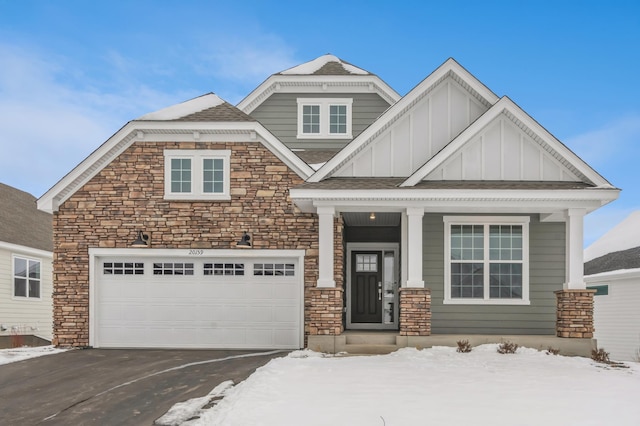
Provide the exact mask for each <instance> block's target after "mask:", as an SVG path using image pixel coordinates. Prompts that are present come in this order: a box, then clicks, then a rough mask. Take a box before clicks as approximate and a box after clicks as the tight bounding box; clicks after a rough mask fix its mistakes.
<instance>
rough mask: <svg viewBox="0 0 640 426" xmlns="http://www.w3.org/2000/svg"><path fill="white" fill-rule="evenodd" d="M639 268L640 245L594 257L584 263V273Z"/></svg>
mask: <svg viewBox="0 0 640 426" xmlns="http://www.w3.org/2000/svg"><path fill="white" fill-rule="evenodd" d="M637 268H640V246H639V247H634V248H630V249H627V250H621V251H616V252H613V253H608V254H605V255H604V256H600V257H597V258H595V259H592V260H590V261H588V262H586V263H585V264H584V274H585V275H594V274H599V273H601V272H609V271H617V270H620V269H637Z"/></svg>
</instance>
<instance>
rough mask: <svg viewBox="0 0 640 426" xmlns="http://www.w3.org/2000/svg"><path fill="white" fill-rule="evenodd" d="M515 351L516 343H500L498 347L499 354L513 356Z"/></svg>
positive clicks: (516, 348)
mask: <svg viewBox="0 0 640 426" xmlns="http://www.w3.org/2000/svg"><path fill="white" fill-rule="evenodd" d="M517 350H518V344H517V343H511V342H502V343H500V346H498V353H499V354H515V353H516V351H517Z"/></svg>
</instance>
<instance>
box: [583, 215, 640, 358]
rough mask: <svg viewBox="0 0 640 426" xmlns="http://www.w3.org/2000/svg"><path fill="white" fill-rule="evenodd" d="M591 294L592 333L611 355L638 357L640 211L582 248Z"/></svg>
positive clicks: (639, 346) (586, 278) (639, 339)
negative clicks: (592, 303) (592, 293)
mask: <svg viewBox="0 0 640 426" xmlns="http://www.w3.org/2000/svg"><path fill="white" fill-rule="evenodd" d="M584 256H585V264H584V273H585V277H584V279H585V282H586V283H587V288H588V289H592V290H596V293H595V295H594V318H593V320H594V325H595V333H594V337H595V338H596V339H597V341H598V345H599V346H600V347H602V348H604V349H605V350H606V351H607V352H609V355H610V357H611V358H612V359H617V360H623V361H639V360H640V312H639V311H638V304H640V211H636V212H633V213H632V214H630V215H629V216H628V217H627V218H626V219H625V220H623V221H622V222H620V223H619V224H618V225H616V226H615V227H614V228H613V229H611V230H610V231H609V232H607V233H606V234H604V235H603V236H602V237H601V238H600V239H598V240H597V241H595V242H594V243H593V244H591V245H590V246H589V247H587V248H586V249H585V254H584Z"/></svg>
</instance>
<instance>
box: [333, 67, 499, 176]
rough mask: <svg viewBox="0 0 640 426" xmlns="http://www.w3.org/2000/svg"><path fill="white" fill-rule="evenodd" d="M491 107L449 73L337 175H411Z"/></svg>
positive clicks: (400, 114)
mask: <svg viewBox="0 0 640 426" xmlns="http://www.w3.org/2000/svg"><path fill="white" fill-rule="evenodd" d="M487 109H488V106H485V105H483V104H482V103H481V102H480V101H479V100H478V99H477V98H476V97H475V96H474V95H473V94H472V93H470V92H469V91H468V90H467V89H465V88H464V87H462V86H461V85H460V83H458V82H457V81H455V80H454V79H453V78H451V77H447V78H446V79H445V80H443V81H442V82H441V83H439V84H438V85H437V86H436V87H435V88H434V89H433V90H432V91H430V92H428V93H426V94H425V96H424V97H422V98H420V99H418V100H417V101H416V102H415V103H414V104H412V105H411V106H409V109H408V110H407V111H403V112H401V113H399V115H398V116H397V117H396V119H394V120H391V123H392V124H391V125H390V126H389V127H388V128H386V129H384V131H381V132H380V134H378V135H376V136H375V137H374V139H373V140H372V141H371V142H370V143H369V144H368V145H367V146H366V147H365V148H364V149H362V151H361V152H360V153H358V155H357V156H356V157H355V158H354V160H353V161H350V162H348V163H346V164H345V165H344V166H342V167H341V168H340V169H339V170H338V171H337V172H336V173H335V176H339V177H383V176H387V177H389V176H401V177H405V176H409V175H411V174H412V173H413V172H414V171H415V170H417V169H418V168H419V167H421V166H422V165H423V164H425V163H426V162H427V160H429V159H430V158H431V157H433V156H434V155H435V154H437V153H438V152H439V151H440V150H441V149H442V148H443V147H444V146H445V145H447V144H448V143H449V142H450V141H451V140H452V139H453V138H454V137H455V136H456V135H458V134H459V133H460V132H461V131H463V130H464V129H465V128H467V127H468V126H469V125H470V124H471V123H472V122H474V121H475V120H476V119H477V118H478V117H480V116H481V115H482V114H483V113H484V112H485V111H487Z"/></svg>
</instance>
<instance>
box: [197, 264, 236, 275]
mask: <svg viewBox="0 0 640 426" xmlns="http://www.w3.org/2000/svg"><path fill="white" fill-rule="evenodd" d="M203 274H204V275H213V276H244V263H205V264H204V265H203Z"/></svg>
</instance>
